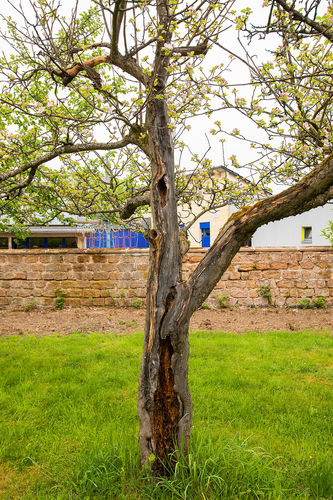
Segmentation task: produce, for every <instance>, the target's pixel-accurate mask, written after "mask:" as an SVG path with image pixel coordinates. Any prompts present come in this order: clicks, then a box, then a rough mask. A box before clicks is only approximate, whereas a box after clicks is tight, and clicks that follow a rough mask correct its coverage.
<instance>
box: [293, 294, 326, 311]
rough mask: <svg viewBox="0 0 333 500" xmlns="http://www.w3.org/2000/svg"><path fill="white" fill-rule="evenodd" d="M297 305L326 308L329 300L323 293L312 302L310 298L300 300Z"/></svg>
mask: <svg viewBox="0 0 333 500" xmlns="http://www.w3.org/2000/svg"><path fill="white" fill-rule="evenodd" d="M297 305H298V306H299V307H300V308H301V309H313V308H317V309H324V308H325V307H326V305H327V300H326V298H325V297H323V296H322V295H320V296H319V297H317V298H314V299H312V302H311V300H310V299H303V300H300V301H299V302H298V303H297Z"/></svg>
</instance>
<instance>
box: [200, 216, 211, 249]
mask: <svg viewBox="0 0 333 500" xmlns="http://www.w3.org/2000/svg"><path fill="white" fill-rule="evenodd" d="M200 229H201V246H202V247H203V248H204V247H210V222H200Z"/></svg>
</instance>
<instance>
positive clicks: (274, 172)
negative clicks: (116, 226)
mask: <svg viewBox="0 0 333 500" xmlns="http://www.w3.org/2000/svg"><path fill="white" fill-rule="evenodd" d="M23 3H24V6H23ZM260 3H261V2H260ZM265 3H266V5H267V9H266V11H267V12H266V11H265V20H264V21H262V20H261V22H255V23H254V25H253V24H251V12H250V9H243V10H240V11H239V12H237V9H238V7H237V2H235V1H232V0H221V1H215V0H210V1H201V0H190V1H184V0H142V1H139V0H127V1H126V0H90V2H87V5H88V10H87V12H81V11H79V5H80V6H81V5H82V2H78V1H76V2H75V1H73V2H72V4H71V8H72V10H71V12H70V13H69V11H68V10H64V9H63V8H62V6H61V2H57V1H56V0H35V1H32V0H25V1H24V2H22V4H21V3H19V2H9V1H8V9H9V10H11V12H12V15H11V17H9V18H8V19H7V20H5V19H3V24H2V26H4V21H6V26H5V27H4V28H3V32H2V38H3V43H4V47H5V51H4V53H3V55H2V57H1V63H0V64H1V69H0V72H1V115H0V116H1V117H0V141H1V146H0V148H1V149H0V155H1V164H0V201H1V227H2V228H5V227H6V225H8V224H13V223H14V225H15V227H16V228H17V231H20V230H22V228H24V226H25V225H26V224H27V223H28V224H29V223H30V224H31V223H32V222H35V223H36V222H37V223H38V222H39V223H46V222H47V221H50V220H52V219H53V218H54V217H58V218H60V219H66V217H68V216H74V215H84V216H88V217H97V216H99V217H103V218H106V219H109V220H111V221H119V220H121V219H122V220H126V221H127V222H126V223H128V224H135V223H136V222H137V221H138V220H139V218H140V217H141V216H142V215H143V214H144V213H145V211H147V210H149V213H150V215H151V220H152V222H151V227H150V228H149V231H148V237H149V244H150V266H149V277H148V283H147V316H146V325H145V338H144V347H143V357H142V365H141V374H140V382H139V399H138V414H139V419H140V433H139V443H140V450H141V460H142V462H145V461H147V460H148V459H149V457H150V459H152V457H156V459H155V460H154V463H153V467H154V468H155V469H156V471H157V472H162V471H163V467H164V464H165V462H166V461H167V460H168V457H170V454H173V453H174V452H175V450H176V449H177V448H178V449H183V450H185V451H186V449H187V448H188V446H189V440H190V429H191V420H192V401H191V396H190V392H189V387H188V356H189V342H188V329H189V321H190V318H191V315H192V314H193V312H194V311H195V310H196V309H197V308H198V307H200V305H201V304H202V303H203V301H204V300H205V299H206V297H207V296H208V295H209V294H210V292H211V291H212V290H213V288H214V286H215V285H216V283H217V282H218V280H219V279H220V277H221V276H222V274H223V273H224V271H225V270H226V269H227V268H228V266H229V264H230V262H231V260H232V258H233V257H234V255H235V254H236V253H237V251H238V250H239V248H240V246H241V245H243V244H244V242H245V241H246V240H247V239H248V238H249V237H250V236H251V235H252V234H253V233H254V231H255V230H256V229H257V228H258V227H260V226H261V225H263V224H265V223H267V222H269V221H273V220H278V219H281V218H283V217H286V216H289V215H294V214H298V213H301V212H303V211H306V210H309V209H310V208H313V207H316V206H319V205H322V204H324V203H325V202H326V201H327V200H329V199H330V198H331V197H332V194H333V163H332V160H331V156H330V151H331V143H332V141H331V138H332V128H331V122H332V117H331V113H332V110H333V108H332V95H333V93H332V78H331V69H332V52H331V42H332V40H333V29H332V28H331V27H332V21H333V9H332V8H331V7H329V6H328V5H325V6H324V4H326V2H319V1H318V2H315V1H312V2H300V3H299V5H298V4H297V2H291V1H290V2H287V1H282V0H275V1H267V2H265ZM319 4H321V6H320V8H321V10H322V11H320V9H319ZM323 6H324V8H323ZM23 7H24V8H23ZM67 9H68V8H67ZM260 24H262V26H261V27H260V26H259V25H260ZM262 39H264V41H265V40H266V39H268V40H270V39H272V40H273V42H272V43H273V45H272V48H271V50H270V53H269V56H268V57H269V59H270V60H269V61H265V59H264V58H262V59H261V60H260V58H256V57H255V56H254V54H253V53H252V52H251V51H252V50H253V51H254V52H255V50H254V49H252V47H256V44H257V43H258V44H259V43H260V40H262ZM237 44H238V45H237ZM236 46H237V48H235V47H236ZM233 64H235V65H236V66H237V67H238V68H239V67H240V65H242V70H241V73H242V78H243V80H242V81H239V83H240V86H237V85H236V84H237V82H235V84H228V81H227V78H228V79H229V78H233V73H232V72H231V69H232V65H233ZM245 74H246V77H244V75H245ZM238 75H239V73H238ZM244 78H245V79H244ZM246 84H247V85H246ZM248 89H250V90H248ZM226 109H228V110H230V109H232V110H233V111H232V113H235V112H237V113H239V114H240V115H242V116H241V118H240V120H239V123H240V126H239V127H240V128H233V130H230V129H229V130H228V122H227V121H226V122H224V116H225V115H224V114H223V113H224V110H226ZM228 112H230V111H228ZM202 115H206V116H209V117H211V118H212V121H213V122H214V125H213V128H211V130H210V132H209V129H208V130H207V134H210V137H211V139H207V141H208V142H209V141H210V140H213V141H220V142H217V144H220V146H219V147H221V143H222V144H225V146H224V147H225V148H226V149H225V151H228V154H226V155H225V156H227V157H228V158H227V159H225V158H224V161H225V164H226V165H228V163H229V164H230V165H231V166H233V167H235V168H237V166H238V165H239V164H240V163H241V162H242V159H241V158H238V157H237V155H235V154H231V155H230V156H228V155H229V153H230V152H231V153H232V148H233V147H235V148H237V144H236V141H241V144H242V146H244V145H246V144H248V145H249V148H250V153H249V155H247V158H250V161H249V162H248V163H247V165H245V164H243V166H247V167H248V169H249V170H248V171H249V172H250V174H251V179H252V182H251V183H248V184H246V185H245V186H244V184H243V185H241V184H239V185H238V184H230V183H229V184H228V182H226V183H225V185H224V186H223V185H221V184H219V185H216V184H215V183H214V176H213V175H212V174H211V172H212V171H211V169H210V165H211V164H210V162H209V160H208V157H205V155H204V153H202V151H201V152H200V153H199V154H198V153H196V152H192V150H191V148H190V147H187V146H188V145H187V144H186V134H190V126H189V121H191V120H193V119H194V117H199V120H200V125H199V127H200V129H202V123H205V121H204V120H203V121H202V122H201V118H200V117H201V116H202ZM246 121H248V122H249V123H250V125H249V126H247V125H244V124H245V123H246ZM193 123H194V125H195V122H193ZM210 127H212V125H211V126H210ZM242 128H243V129H242ZM182 132H184V133H185V136H184V137H185V139H182V137H181V133H182ZM252 132H254V134H253V137H254V138H251V137H249V134H250V135H251V133H252ZM229 136H232V137H231V139H230V140H231V141H232V142H231V144H232V146H231V147H229V150H228V149H227V148H228V141H226V138H228V137H229ZM188 137H189V136H188ZM200 137H201V138H200V142H201V143H203V142H205V141H206V139H203V138H202V137H203V134H202V135H201V136H200ZM197 141H198V139H197ZM225 141H226V142H225ZM191 144H193V141H192V143H191ZM235 144H236V146H235ZM230 148H231V149H230ZM175 155H177V156H176V158H177V161H175ZM184 159H185V161H184ZM184 163H185V164H184ZM188 163H190V164H191V165H192V167H191V170H194V171H195V172H196V173H195V175H192V176H191V175H189V174H188V173H187V169H188V170H189V167H188ZM193 165H194V167H193ZM198 172H200V175H201V176H199V174H198ZM274 180H275V181H276V182H277V183H280V184H283V185H284V186H286V185H287V186H288V185H289V187H287V188H286V187H284V190H283V191H281V192H280V193H279V194H277V195H274V196H273V195H272V196H269V197H268V196H267V188H268V186H269V184H270V183H271V182H272V181H274ZM204 189H206V190H207V193H206V195H205V197H204V200H205V203H202V211H204V210H209V209H212V208H214V207H216V206H222V205H223V204H224V203H227V202H230V200H231V201H232V202H234V203H237V200H240V203H241V204H243V205H244V204H246V203H247V204H248V203H249V200H252V201H251V203H254V200H255V198H254V197H255V196H256V194H257V195H258V194H259V195H260V193H262V192H263V190H266V196H265V197H261V198H262V199H261V200H260V201H257V202H256V203H254V204H253V205H251V204H250V205H248V206H247V207H246V208H243V209H241V210H240V211H239V212H237V213H236V214H234V216H233V217H232V218H231V219H229V221H228V222H227V223H226V224H225V226H224V227H223V228H221V230H220V232H219V234H218V237H217V238H216V240H215V241H214V243H213V244H212V246H211V248H210V249H209V251H208V252H207V253H206V254H205V257H204V258H203V259H202V261H201V262H200V263H199V264H198V266H197V268H196V269H195V270H194V272H193V273H192V275H191V276H190V277H189V279H187V280H186V281H185V280H184V279H183V278H182V251H181V248H180V244H179V238H180V237H179V226H180V222H181V221H180V220H179V214H177V205H178V206H179V205H180V204H181V205H182V206H185V205H186V206H187V207H188V208H189V210H190V208H191V203H192V202H193V200H194V201H196V202H197V203H198V204H199V205H200V203H201V202H202V199H203V198H202V196H201V197H200V196H197V194H198V192H202V191H203V190H204ZM259 197H260V196H259ZM200 200H201V202H200ZM148 205H149V208H147V206H148ZM189 227H190V223H188V224H187V226H186V228H185V229H188V228H189Z"/></svg>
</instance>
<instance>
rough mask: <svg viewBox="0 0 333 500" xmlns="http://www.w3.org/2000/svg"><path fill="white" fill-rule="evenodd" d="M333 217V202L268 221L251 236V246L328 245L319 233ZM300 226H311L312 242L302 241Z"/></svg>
mask: <svg viewBox="0 0 333 500" xmlns="http://www.w3.org/2000/svg"><path fill="white" fill-rule="evenodd" d="M332 219H333V204H330V203H328V204H326V205H324V206H323V207H317V208H313V209H312V210H309V211H308V212H304V213H303V214H300V215H296V216H294V217H286V218H285V219H282V220H279V221H275V222H269V223H268V224H265V225H264V226H262V227H260V228H259V229H257V231H256V232H255V233H254V235H253V236H252V246H253V247H281V246H282V247H283V246H302V245H304V246H329V245H330V242H329V240H327V239H326V238H324V236H323V235H322V234H321V232H322V230H323V229H326V228H327V226H328V221H329V220H332ZM302 227H312V243H305V242H302Z"/></svg>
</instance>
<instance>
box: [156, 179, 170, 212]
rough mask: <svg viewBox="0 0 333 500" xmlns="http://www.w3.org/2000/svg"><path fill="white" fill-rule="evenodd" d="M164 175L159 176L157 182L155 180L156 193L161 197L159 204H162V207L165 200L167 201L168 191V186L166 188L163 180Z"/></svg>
mask: <svg viewBox="0 0 333 500" xmlns="http://www.w3.org/2000/svg"><path fill="white" fill-rule="evenodd" d="M164 177H165V176H164V175H163V177H161V178H160V179H159V180H158V182H157V190H158V193H159V195H160V198H161V205H162V208H164V207H165V205H166V201H167V192H168V188H167V185H166V182H165V178H164Z"/></svg>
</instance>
